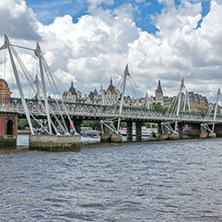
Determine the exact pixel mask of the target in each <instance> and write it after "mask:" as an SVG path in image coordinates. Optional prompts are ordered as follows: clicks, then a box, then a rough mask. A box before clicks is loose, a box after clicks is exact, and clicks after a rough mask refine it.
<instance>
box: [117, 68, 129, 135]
mask: <svg viewBox="0 0 222 222" xmlns="http://www.w3.org/2000/svg"><path fill="white" fill-rule="evenodd" d="M129 75H130V74H129V69H128V64H127V65H126V68H125V71H124V78H123V90H122V96H121V101H120V107H119V116H121V114H122V109H123V100H124V94H125V88H126V77H127V76H129ZM119 128H120V117H119V118H118V125H117V133H119Z"/></svg>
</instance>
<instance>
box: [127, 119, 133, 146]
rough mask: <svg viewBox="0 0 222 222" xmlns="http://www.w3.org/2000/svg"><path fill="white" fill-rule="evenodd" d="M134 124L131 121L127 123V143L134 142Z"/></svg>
mask: <svg viewBox="0 0 222 222" xmlns="http://www.w3.org/2000/svg"><path fill="white" fill-rule="evenodd" d="M132 125H133V123H132V122H131V121H128V122H126V130H127V131H126V135H127V141H128V142H131V141H132V140H133V137H132V135H133V127H132Z"/></svg>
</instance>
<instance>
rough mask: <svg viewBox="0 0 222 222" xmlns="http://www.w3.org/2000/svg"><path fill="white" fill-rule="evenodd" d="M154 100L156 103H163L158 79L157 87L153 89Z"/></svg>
mask: <svg viewBox="0 0 222 222" xmlns="http://www.w3.org/2000/svg"><path fill="white" fill-rule="evenodd" d="M155 102H156V103H158V102H159V103H161V105H163V90H162V87H161V84H160V80H159V81H158V86H157V89H156V91H155Z"/></svg>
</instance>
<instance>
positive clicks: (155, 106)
mask: <svg viewBox="0 0 222 222" xmlns="http://www.w3.org/2000/svg"><path fill="white" fill-rule="evenodd" d="M153 109H154V110H157V111H163V107H162V105H161V103H160V102H158V103H153Z"/></svg>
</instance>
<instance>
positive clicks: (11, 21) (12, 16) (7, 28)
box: [0, 0, 40, 40]
mask: <svg viewBox="0 0 222 222" xmlns="http://www.w3.org/2000/svg"><path fill="white" fill-rule="evenodd" d="M0 21H1V23H0V35H3V34H8V35H9V36H13V37H14V38H21V39H29V40H31V39H32V40H40V36H39V35H38V34H37V32H36V29H37V26H36V19H35V15H34V13H33V11H32V9H30V8H28V7H27V5H26V2H25V1H24V0H4V1H1V2H0Z"/></svg>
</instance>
